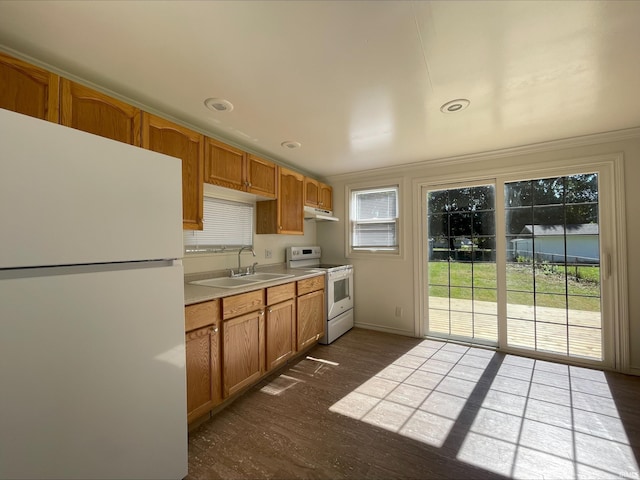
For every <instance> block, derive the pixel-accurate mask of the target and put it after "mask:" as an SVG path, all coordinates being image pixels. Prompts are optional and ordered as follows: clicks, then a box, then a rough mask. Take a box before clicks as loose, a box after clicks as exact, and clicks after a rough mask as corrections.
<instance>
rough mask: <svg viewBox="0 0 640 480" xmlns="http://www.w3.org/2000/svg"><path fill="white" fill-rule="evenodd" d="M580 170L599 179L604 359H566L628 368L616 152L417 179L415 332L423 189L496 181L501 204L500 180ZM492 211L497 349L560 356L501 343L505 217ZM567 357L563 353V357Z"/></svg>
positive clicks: (420, 327) (422, 286) (620, 168)
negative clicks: (481, 171) (497, 333)
mask: <svg viewBox="0 0 640 480" xmlns="http://www.w3.org/2000/svg"><path fill="white" fill-rule="evenodd" d="M584 172H598V184H599V199H598V200H599V212H600V214H599V223H600V224H601V225H602V226H601V228H600V258H601V289H602V300H603V301H602V317H603V337H604V345H603V346H604V349H603V361H602V362H590V361H586V360H585V361H581V360H578V359H575V358H573V357H572V358H571V361H572V363H576V364H585V365H591V366H593V365H595V366H599V367H601V368H607V369H615V370H618V371H623V372H626V371H628V370H629V353H630V352H629V350H630V349H629V340H630V338H629V314H628V294H627V292H628V289H627V263H626V258H627V244H626V243H627V242H626V238H627V237H626V222H625V218H626V217H625V202H624V198H625V195H624V159H623V155H622V154H621V153H612V154H606V155H597V156H591V157H578V158H569V159H565V160H560V161H557V160H556V161H552V162H540V163H537V164H535V165H534V166H531V165H528V166H521V165H512V166H508V167H502V168H499V169H498V168H493V169H487V170H486V171H485V172H484V174H483V175H482V176H478V175H474V176H469V177H464V176H462V175H461V174H447V175H440V176H433V177H427V178H416V179H415V180H414V181H413V192H412V193H413V205H414V207H415V208H414V209H413V211H414V225H416V227H418V228H415V229H414V243H413V245H414V252H413V253H414V258H416V259H417V261H416V262H414V286H415V287H414V288H415V292H414V298H415V311H416V312H417V313H416V315H415V324H414V330H415V335H416V336H418V337H424V336H425V335H426V332H427V329H426V325H425V323H426V315H425V314H426V311H427V308H428V300H427V295H426V294H425V292H426V291H427V290H426V282H425V278H426V273H427V272H426V270H425V265H426V263H425V259H427V258H428V252H427V251H426V248H425V245H426V243H425V241H424V240H425V239H426V238H427V237H426V230H427V222H426V210H425V208H426V205H425V203H424V202H423V199H424V191H425V190H426V189H429V190H434V189H443V188H455V185H460V184H462V185H470V184H474V183H483V182H484V183H490V182H493V181H494V180H495V182H496V206H498V205H504V192H503V191H501V190H503V188H502V186H503V184H504V182H508V181H514V180H525V179H534V178H548V177H552V176H565V175H571V174H577V173H584ZM501 217H502V215H501V214H500V213H497V214H496V263H497V276H498V278H497V280H498V316H499V320H498V321H499V341H500V342H501V343H500V345H501V347H500V350H503V351H506V352H509V351H512V352H514V353H519V354H525V355H526V354H527V353H535V355H536V356H537V357H539V358H549V359H552V360H560V361H562V359H560V358H558V357H555V356H553V355H548V356H547V355H544V354H540V352H529V351H522V350H517V349H508V348H504V347H503V346H504V345H506V342H505V340H506V338H503V337H504V335H506V329H505V328H504V325H502V328H500V322H506V301H505V300H506V291H505V279H504V269H505V251H506V250H505V235H504V232H505V226H504V218H501ZM565 359H566V358H565Z"/></svg>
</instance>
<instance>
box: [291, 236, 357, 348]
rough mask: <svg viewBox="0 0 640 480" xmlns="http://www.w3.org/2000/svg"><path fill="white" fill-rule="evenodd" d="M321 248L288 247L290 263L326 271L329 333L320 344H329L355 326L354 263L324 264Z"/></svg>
mask: <svg viewBox="0 0 640 480" xmlns="http://www.w3.org/2000/svg"><path fill="white" fill-rule="evenodd" d="M321 256H322V250H321V248H320V247H317V246H316V247H288V248H287V249H286V258H287V266H288V267H289V268H304V269H305V270H313V271H323V272H325V296H326V318H327V333H326V335H325V336H324V337H323V338H321V339H320V343H323V344H329V343H331V342H333V341H334V340H336V339H337V338H338V337H340V336H341V335H343V334H344V333H346V332H347V331H349V330H350V329H351V328H353V323H354V318H353V265H333V264H326V263H321V261H320V258H321Z"/></svg>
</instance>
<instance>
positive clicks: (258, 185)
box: [247, 154, 278, 198]
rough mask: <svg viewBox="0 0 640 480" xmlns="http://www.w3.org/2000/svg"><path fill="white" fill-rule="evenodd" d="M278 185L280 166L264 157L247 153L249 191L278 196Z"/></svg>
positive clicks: (266, 195) (273, 196)
mask: <svg viewBox="0 0 640 480" xmlns="http://www.w3.org/2000/svg"><path fill="white" fill-rule="evenodd" d="M277 186H278V166H277V165H276V164H275V163H273V162H270V161H268V160H265V159H264V158H260V157H256V156H255V155H251V154H249V155H247V191H248V192H249V193H254V194H256V195H261V196H263V197H270V198H276V192H277V190H276V189H277Z"/></svg>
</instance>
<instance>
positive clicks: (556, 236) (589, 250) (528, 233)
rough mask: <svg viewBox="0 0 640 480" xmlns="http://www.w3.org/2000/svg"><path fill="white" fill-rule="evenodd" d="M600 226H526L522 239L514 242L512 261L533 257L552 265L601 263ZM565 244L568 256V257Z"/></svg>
mask: <svg viewBox="0 0 640 480" xmlns="http://www.w3.org/2000/svg"><path fill="white" fill-rule="evenodd" d="M598 234H599V231H598V224H596V223H583V224H579V225H567V226H566V235H565V227H564V226H563V225H525V226H524V228H523V229H522V232H520V236H519V238H514V239H513V240H511V242H510V243H511V247H510V249H509V250H510V253H511V259H513V260H515V259H516V258H518V257H524V258H528V259H531V258H534V257H535V259H536V260H538V261H548V262H551V263H555V262H564V261H565V258H566V262H567V263H599V262H600V246H599V244H598ZM565 243H566V254H565Z"/></svg>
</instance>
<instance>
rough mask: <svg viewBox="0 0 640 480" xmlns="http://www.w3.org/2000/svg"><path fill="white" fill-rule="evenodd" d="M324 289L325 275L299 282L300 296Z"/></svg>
mask: <svg viewBox="0 0 640 480" xmlns="http://www.w3.org/2000/svg"><path fill="white" fill-rule="evenodd" d="M322 289H324V275H318V276H317V277H311V278H306V279H304V280H298V296H300V295H304V294H305V293H309V292H315V291H316V290H322Z"/></svg>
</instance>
